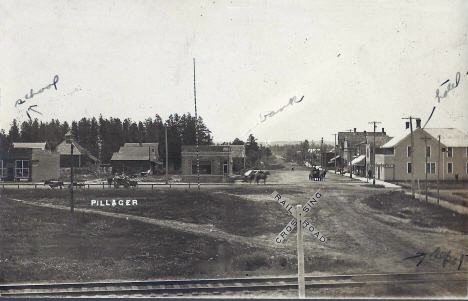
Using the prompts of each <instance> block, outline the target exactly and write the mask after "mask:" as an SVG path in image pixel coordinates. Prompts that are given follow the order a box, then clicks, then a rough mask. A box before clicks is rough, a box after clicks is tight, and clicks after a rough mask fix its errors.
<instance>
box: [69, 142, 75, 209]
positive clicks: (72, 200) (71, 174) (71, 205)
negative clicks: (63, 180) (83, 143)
mask: <svg viewBox="0 0 468 301" xmlns="http://www.w3.org/2000/svg"><path fill="white" fill-rule="evenodd" d="M70 147H71V149H70V153H71V168H70V180H71V184H70V212H71V213H73V211H74V210H75V200H74V199H73V147H74V145H73V140H72V141H71V144H70Z"/></svg>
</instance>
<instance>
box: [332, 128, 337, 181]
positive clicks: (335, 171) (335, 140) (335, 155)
mask: <svg viewBox="0 0 468 301" xmlns="http://www.w3.org/2000/svg"><path fill="white" fill-rule="evenodd" d="M332 135H334V136H335V174H336V135H338V134H332Z"/></svg>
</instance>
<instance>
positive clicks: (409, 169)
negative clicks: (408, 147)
mask: <svg viewBox="0 0 468 301" xmlns="http://www.w3.org/2000/svg"><path fill="white" fill-rule="evenodd" d="M406 170H407V171H408V173H411V162H408V163H407V165H406Z"/></svg>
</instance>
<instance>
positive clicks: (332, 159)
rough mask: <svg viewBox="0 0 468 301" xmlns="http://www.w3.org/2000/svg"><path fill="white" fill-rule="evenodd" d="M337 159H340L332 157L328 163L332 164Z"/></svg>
mask: <svg viewBox="0 0 468 301" xmlns="http://www.w3.org/2000/svg"><path fill="white" fill-rule="evenodd" d="M339 158H340V156H336V157H333V158H331V159H330V161H328V163H333V162H335V160H336V159H339Z"/></svg>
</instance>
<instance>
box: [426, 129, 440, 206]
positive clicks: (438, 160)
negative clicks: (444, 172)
mask: <svg viewBox="0 0 468 301" xmlns="http://www.w3.org/2000/svg"><path fill="white" fill-rule="evenodd" d="M438 138H439V149H438V150H439V151H438V155H437V207H439V178H440V172H439V170H440V135H439V136H438ZM426 151H427V150H426Z"/></svg>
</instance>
